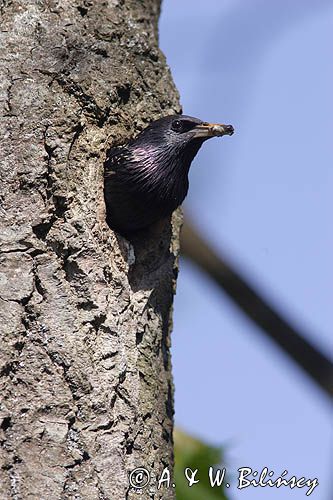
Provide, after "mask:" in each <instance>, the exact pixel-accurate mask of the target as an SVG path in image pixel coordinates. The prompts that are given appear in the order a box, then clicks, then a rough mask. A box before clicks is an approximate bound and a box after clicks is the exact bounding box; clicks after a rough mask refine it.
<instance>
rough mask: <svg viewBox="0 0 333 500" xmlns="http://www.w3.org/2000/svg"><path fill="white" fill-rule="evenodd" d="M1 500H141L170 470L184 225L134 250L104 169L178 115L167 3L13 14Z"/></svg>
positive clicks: (1, 346) (21, 8)
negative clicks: (109, 218)
mask: <svg viewBox="0 0 333 500" xmlns="http://www.w3.org/2000/svg"><path fill="white" fill-rule="evenodd" d="M1 15H2V21H1V38H2V41H1V52H0V59H1V90H0V93H1V94H0V98H1V105H2V112H1V124H0V136H1V151H0V155H1V157H2V158H1V192H0V203H1V204H0V212H1V218H0V236H1V251H2V254H1V266H0V325H1V326H0V329H1V337H0V374H1V388H0V390H1V393H0V394H1V409H0V417H1V418H0V424H1V429H0V442H1V451H0V453H1V455H0V462H1V468H0V498H1V499H27V498H36V499H44V498H47V499H48V500H51V499H55V500H56V499H57V500H58V499H74V498H75V499H80V498H82V499H89V500H94V499H112V500H115V499H124V498H137V492H135V491H133V490H132V489H131V488H130V487H129V481H128V474H129V471H131V470H132V469H134V468H135V467H138V466H145V467H147V469H148V470H149V471H150V472H151V474H152V481H151V484H150V486H148V487H147V488H146V489H145V490H144V494H143V497H142V498H155V499H157V498H163V499H168V498H174V492H173V490H172V488H171V489H169V490H163V491H157V490H156V483H155V482H154V477H155V475H158V474H159V473H160V472H161V471H162V469H163V468H164V467H165V466H168V467H170V470H171V467H172V417H173V394H172V393H173V389H172V380H171V371H170V355H169V343H170V342H169V333H170V309H171V305H172V296H173V291H174V286H175V279H176V270H177V253H178V229H179V216H177V214H176V215H175V216H174V218H173V222H172V225H168V226H167V227H166V229H165V231H164V233H163V235H162V236H161V237H152V238H151V240H150V241H148V242H147V241H146V240H145V239H142V241H139V242H138V246H137V247H136V248H135V251H134V249H133V246H132V245H131V244H130V243H129V242H127V241H126V240H125V239H124V238H121V237H119V236H117V235H116V234H114V233H113V232H112V231H111V230H110V229H109V228H108V226H107V225H106V223H105V214H104V210H105V209H104V201H103V161H104V158H105V152H106V149H107V148H108V147H109V146H110V145H115V144H120V143H122V142H124V141H125V140H126V139H127V138H129V137H130V136H132V135H134V134H135V133H136V132H137V131H139V130H140V129H141V128H142V127H144V126H145V125H146V124H147V123H148V122H149V121H150V120H151V119H154V118H157V117H159V116H161V115H163V114H169V113H171V112H175V111H177V110H178V104H177V103H178V96H177V92H176V90H175V88H174V85H173V82H172V79H171V76H170V73H169V70H168V68H167V66H166V63H165V59H164V57H163V55H162V54H161V53H160V51H159V49H158V40H157V22H158V16H159V1H158V0H141V1H139V0H137V1H134V0H126V1H121V0H118V1H117V0H108V1H98V0H94V1H92V0H91V1H89V0H81V1H74V0H62V1H61V2H60V1H56V0H45V1H42V0H40V1H39V0H20V1H19V0H17V1H13V2H11V1H9V0H8V1H4V2H2V7H1Z"/></svg>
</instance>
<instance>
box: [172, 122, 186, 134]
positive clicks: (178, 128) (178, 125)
mask: <svg viewBox="0 0 333 500" xmlns="http://www.w3.org/2000/svg"><path fill="white" fill-rule="evenodd" d="M171 128H172V130H174V131H175V132H181V131H182V128H183V126H182V122H181V120H174V121H173V122H172V124H171Z"/></svg>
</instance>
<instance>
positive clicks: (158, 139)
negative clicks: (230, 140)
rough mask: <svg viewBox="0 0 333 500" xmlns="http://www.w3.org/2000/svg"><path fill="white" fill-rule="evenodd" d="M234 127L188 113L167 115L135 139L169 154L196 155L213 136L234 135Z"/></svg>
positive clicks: (138, 142) (137, 142) (139, 142)
mask: <svg viewBox="0 0 333 500" xmlns="http://www.w3.org/2000/svg"><path fill="white" fill-rule="evenodd" d="M233 133H234V129H233V127H232V126H231V125H224V124H220V123H208V122H203V121H202V120H199V119H198V118H193V117H192V116H186V115H171V116H165V117H163V118H160V119H159V120H156V121H154V122H152V123H151V124H150V125H149V126H148V127H147V128H146V129H144V130H143V131H142V132H141V134H140V135H139V136H138V137H137V138H136V139H135V142H136V144H138V145H139V144H145V145H147V146H148V145H150V146H151V147H152V148H161V149H165V150H166V151H167V154H169V155H170V154H171V155H172V156H178V155H179V154H181V155H182V156H183V154H185V155H186V153H188V154H189V156H191V152H192V151H193V150H195V152H194V155H193V156H192V157H191V161H192V159H193V157H194V156H195V154H196V153H197V151H198V149H199V148H200V146H201V145H202V143H203V142H204V141H206V140H207V139H210V138H211V137H220V136H223V135H232V134H233Z"/></svg>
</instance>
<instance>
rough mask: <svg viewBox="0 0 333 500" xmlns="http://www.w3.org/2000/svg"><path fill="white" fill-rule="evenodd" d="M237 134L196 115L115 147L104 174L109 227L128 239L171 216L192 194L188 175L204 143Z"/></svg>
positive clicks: (163, 122) (167, 120)
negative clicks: (218, 137) (189, 194)
mask: <svg viewBox="0 0 333 500" xmlns="http://www.w3.org/2000/svg"><path fill="white" fill-rule="evenodd" d="M233 131H234V130H233V127H232V126H231V125H218V124H210V123H206V122H202V121H201V120H199V119H197V118H193V117H191V116H185V115H173V116H166V117H164V118H160V119H159V120H156V121H154V122H153V123H151V124H150V125H149V126H148V127H147V128H146V129H144V130H143V131H142V132H141V133H140V134H139V135H138V136H137V137H136V138H135V139H134V140H132V141H130V142H129V143H128V144H126V145H124V146H120V147H116V148H112V149H110V150H109V151H108V153H107V159H106V161H105V175H104V179H105V186H104V195H105V202H106V211H107V222H108V224H109V226H110V227H111V228H112V229H114V230H116V231H117V232H119V233H121V234H125V235H126V234H129V233H133V232H136V231H138V230H140V229H143V228H146V227H148V226H150V225H152V224H153V223H155V222H157V221H158V220H160V219H163V218H164V217H166V216H168V215H171V213H172V212H173V211H174V210H175V209H176V208H177V207H178V206H179V205H180V204H181V203H182V202H183V200H184V198H185V196H186V194H187V191H188V171H189V168H190V165H191V162H192V160H193V158H194V157H195V155H196V154H197V152H198V150H199V149H200V147H201V145H202V143H203V142H204V141H205V140H207V139H209V138H210V137H214V136H222V135H226V134H227V135H232V134H233Z"/></svg>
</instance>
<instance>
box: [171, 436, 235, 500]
mask: <svg viewBox="0 0 333 500" xmlns="http://www.w3.org/2000/svg"><path fill="white" fill-rule="evenodd" d="M174 442H175V483H176V495H177V500H202V499H205V500H227V496H226V494H225V491H224V489H225V483H226V480H224V482H223V485H222V486H220V487H218V486H214V487H212V486H211V484H210V481H209V475H208V470H209V467H212V466H213V467H219V468H222V467H223V466H221V463H222V462H223V451H222V448H221V447H213V446H210V445H208V444H206V443H203V442H202V441H199V440H198V439H195V438H193V437H192V436H189V435H188V434H186V433H184V432H182V431H180V430H179V429H175V431H174ZM187 467H189V468H191V469H192V470H193V471H194V470H195V469H198V472H197V474H196V476H195V478H196V479H199V480H200V482H199V483H196V484H193V485H192V486H191V487H190V486H189V484H188V480H187V479H186V476H185V473H184V471H185V469H186V468H187Z"/></svg>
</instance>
